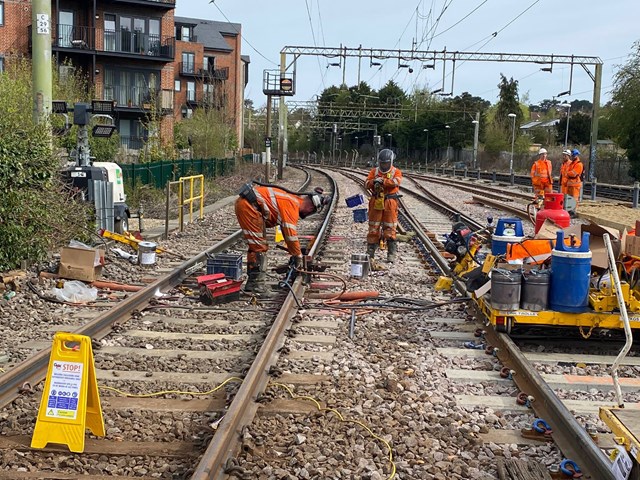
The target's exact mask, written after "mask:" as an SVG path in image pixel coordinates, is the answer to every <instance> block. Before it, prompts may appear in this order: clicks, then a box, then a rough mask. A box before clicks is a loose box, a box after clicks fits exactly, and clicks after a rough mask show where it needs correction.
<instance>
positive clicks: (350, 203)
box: [344, 193, 364, 208]
mask: <svg viewBox="0 0 640 480" xmlns="http://www.w3.org/2000/svg"><path fill="white" fill-rule="evenodd" d="M344 201H345V202H347V207H349V208H353V207H357V206H358V205H362V204H363V203H364V197H363V196H362V194H361V193H359V194H357V195H353V196H352V197H347V198H345V200H344Z"/></svg>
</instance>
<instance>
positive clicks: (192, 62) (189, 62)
mask: <svg viewBox="0 0 640 480" xmlns="http://www.w3.org/2000/svg"><path fill="white" fill-rule="evenodd" d="M180 72H181V73H196V54H195V53H187V52H183V53H182V68H181V70H180Z"/></svg>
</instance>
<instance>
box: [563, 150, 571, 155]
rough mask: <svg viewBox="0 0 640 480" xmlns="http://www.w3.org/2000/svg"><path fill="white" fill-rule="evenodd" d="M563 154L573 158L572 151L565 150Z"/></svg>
mask: <svg viewBox="0 0 640 480" xmlns="http://www.w3.org/2000/svg"><path fill="white" fill-rule="evenodd" d="M562 154H563V155H569V156H571V150H569V149H567V150H563V151H562Z"/></svg>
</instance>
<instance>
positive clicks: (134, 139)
mask: <svg viewBox="0 0 640 480" xmlns="http://www.w3.org/2000/svg"><path fill="white" fill-rule="evenodd" d="M146 141H147V139H146V138H144V137H139V136H136V135H120V145H122V146H123V147H125V148H127V149H129V150H142V149H143V148H144V144H145V142H146Z"/></svg>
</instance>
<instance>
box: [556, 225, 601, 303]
mask: <svg viewBox="0 0 640 480" xmlns="http://www.w3.org/2000/svg"><path fill="white" fill-rule="evenodd" d="M590 278H591V251H590V250H589V232H584V233H583V234H582V242H581V243H580V246H579V247H570V246H567V245H565V243H564V232H563V231H559V232H558V236H557V238H556V247H555V248H554V249H553V250H552V251H551V283H550V287H549V308H550V309H551V310H554V311H556V312H569V313H580V312H584V311H585V310H586V309H587V306H588V305H589V280H590Z"/></svg>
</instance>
